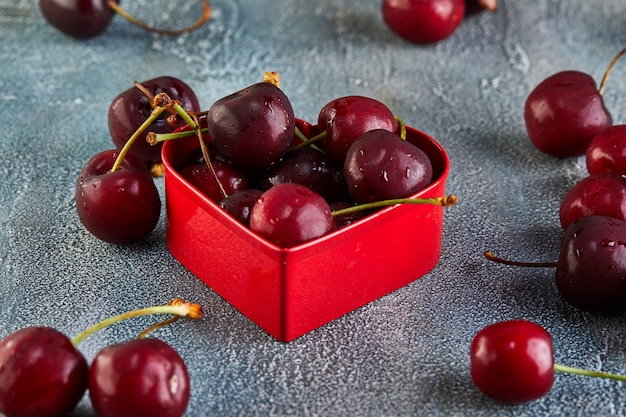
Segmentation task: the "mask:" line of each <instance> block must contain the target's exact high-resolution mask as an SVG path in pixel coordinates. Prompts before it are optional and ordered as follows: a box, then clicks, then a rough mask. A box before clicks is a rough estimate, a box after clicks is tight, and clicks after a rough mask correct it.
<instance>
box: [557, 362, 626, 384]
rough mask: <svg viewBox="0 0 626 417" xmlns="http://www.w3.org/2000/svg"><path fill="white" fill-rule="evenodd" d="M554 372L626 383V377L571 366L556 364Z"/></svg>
mask: <svg viewBox="0 0 626 417" xmlns="http://www.w3.org/2000/svg"><path fill="white" fill-rule="evenodd" d="M554 370H555V371H558V372H563V373H568V374H575V375H583V376H590V377H595V378H605V379H614V380H617V381H626V375H618V374H612V373H609V372H601V371H590V370H588V369H582V368H573V367H571V366H565V365H559V364H556V363H555V364H554Z"/></svg>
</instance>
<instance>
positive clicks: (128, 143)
mask: <svg viewBox="0 0 626 417" xmlns="http://www.w3.org/2000/svg"><path fill="white" fill-rule="evenodd" d="M165 109H166V108H165V107H163V106H157V107H155V108H154V109H153V110H152V113H150V116H148V117H147V118H146V120H144V122H143V123H142V124H141V126H139V127H138V128H137V130H136V131H135V132H134V133H133V134H132V135H131V137H130V138H128V140H127V141H126V143H125V144H124V146H123V147H122V149H120V153H119V154H118V155H117V158H115V162H113V166H112V167H111V172H115V171H117V170H118V169H119V167H120V165H122V162H123V161H124V158H125V157H126V154H128V151H129V150H130V148H131V146H133V144H134V143H135V141H136V140H137V138H138V137H139V136H140V135H141V134H142V133H143V131H144V130H146V129H147V128H148V127H149V126H150V125H151V124H152V122H154V121H155V120H156V119H157V118H158V117H159V116H160V115H161V113H163V112H164V111H165Z"/></svg>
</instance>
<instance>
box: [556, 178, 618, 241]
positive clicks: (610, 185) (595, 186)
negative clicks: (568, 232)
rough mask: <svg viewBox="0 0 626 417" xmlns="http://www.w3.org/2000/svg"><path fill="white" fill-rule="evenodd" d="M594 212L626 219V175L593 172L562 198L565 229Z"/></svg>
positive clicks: (561, 210) (561, 219)
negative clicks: (594, 173)
mask: <svg viewBox="0 0 626 417" xmlns="http://www.w3.org/2000/svg"><path fill="white" fill-rule="evenodd" d="M592 214H598V215H602V216H609V217H614V218H616V219H620V220H626V176H623V175H618V174H596V175H590V176H588V177H585V178H583V179H582V180H580V181H579V182H578V183H576V185H574V186H573V187H572V188H571V189H570V190H569V191H568V193H567V194H566V195H565V197H564V198H563V200H562V201H561V206H560V208H559V219H560V221H561V226H562V227H563V229H566V228H567V227H568V226H569V225H570V224H572V222H574V221H575V220H577V219H579V218H581V217H584V216H590V215H592Z"/></svg>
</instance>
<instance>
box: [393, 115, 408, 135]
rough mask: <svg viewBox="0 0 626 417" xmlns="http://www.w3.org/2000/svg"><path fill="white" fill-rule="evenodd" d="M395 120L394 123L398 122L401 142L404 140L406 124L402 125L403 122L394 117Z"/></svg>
mask: <svg viewBox="0 0 626 417" xmlns="http://www.w3.org/2000/svg"><path fill="white" fill-rule="evenodd" d="M395 119H396V122H398V133H399V134H400V137H401V138H402V140H406V124H405V123H404V120H402V119H401V118H399V117H395Z"/></svg>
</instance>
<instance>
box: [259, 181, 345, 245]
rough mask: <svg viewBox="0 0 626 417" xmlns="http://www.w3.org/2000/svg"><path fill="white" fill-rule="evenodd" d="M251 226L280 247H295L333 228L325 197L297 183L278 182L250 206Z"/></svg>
mask: <svg viewBox="0 0 626 417" xmlns="http://www.w3.org/2000/svg"><path fill="white" fill-rule="evenodd" d="M250 229H251V230H252V231H254V232H256V233H258V234H259V235H261V236H263V237H265V238H266V239H268V240H270V241H271V242H274V243H276V244H277V245H279V246H283V247H289V246H294V245H297V244H300V243H303V242H306V241H309V240H312V239H315V238H318V237H320V236H323V235H325V234H326V233H328V232H330V231H331V230H332V229H333V218H332V215H331V211H330V207H329V205H328V203H327V202H326V200H324V198H323V197H322V196H320V195H319V194H317V193H316V192H314V191H313V190H311V189H310V188H308V187H306V186H304V185H301V184H297V183H283V184H277V185H275V186H273V187H272V188H270V189H269V190H267V191H265V192H264V193H263V194H262V195H261V196H260V197H259V199H258V201H257V203H256V204H255V205H254V206H253V207H252V212H251V213H250Z"/></svg>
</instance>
